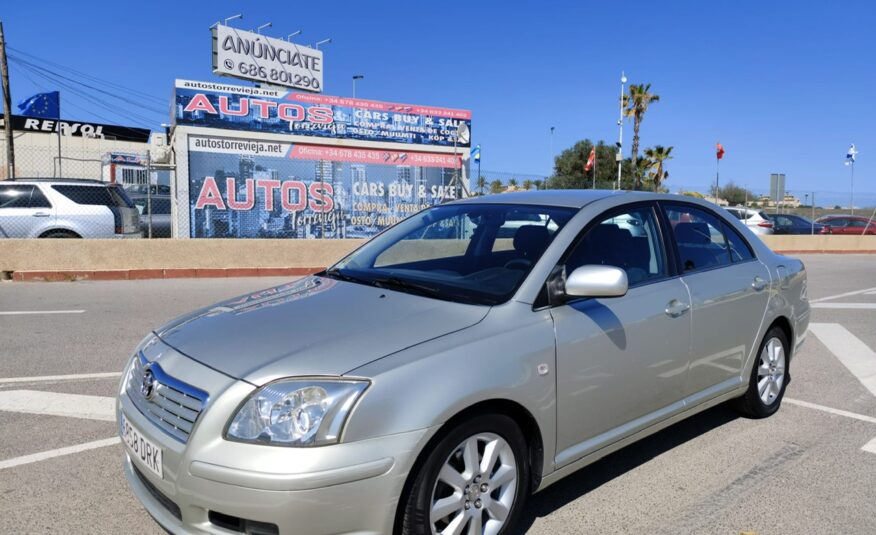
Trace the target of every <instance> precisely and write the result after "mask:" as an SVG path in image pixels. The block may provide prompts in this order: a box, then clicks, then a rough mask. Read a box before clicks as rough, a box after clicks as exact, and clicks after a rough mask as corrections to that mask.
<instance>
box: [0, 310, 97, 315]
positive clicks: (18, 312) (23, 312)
mask: <svg viewBox="0 0 876 535" xmlns="http://www.w3.org/2000/svg"><path fill="white" fill-rule="evenodd" d="M83 312H85V311H84V310H4V311H0V316H29V315H33V314H82V313H83Z"/></svg>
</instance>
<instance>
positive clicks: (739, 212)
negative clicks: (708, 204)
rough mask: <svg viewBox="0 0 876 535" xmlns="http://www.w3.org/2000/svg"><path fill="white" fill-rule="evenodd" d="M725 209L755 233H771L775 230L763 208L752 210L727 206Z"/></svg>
mask: <svg viewBox="0 0 876 535" xmlns="http://www.w3.org/2000/svg"><path fill="white" fill-rule="evenodd" d="M726 210H727V211H728V212H730V213H731V214H733V215H734V216H735V217H736V219H738V220H740V221H742V223H743V224H744V225H745V226H747V227H748V228H750V229H751V231H752V232H754V233H755V234H772V233H773V232H775V229H774V228H773V222H772V221H771V220H770V216H768V215H767V214H766V212H764V211H763V210H754V209H751V208H743V207H741V206H737V207H731V208H727V209H726Z"/></svg>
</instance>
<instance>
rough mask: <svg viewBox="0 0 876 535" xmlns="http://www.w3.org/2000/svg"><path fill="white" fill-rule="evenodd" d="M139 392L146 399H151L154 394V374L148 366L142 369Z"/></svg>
mask: <svg viewBox="0 0 876 535" xmlns="http://www.w3.org/2000/svg"><path fill="white" fill-rule="evenodd" d="M140 393H141V394H143V397H144V398H146V399H152V396H153V395H154V394H155V375H154V374H153V373H152V368H150V367H149V366H147V367H146V369H145V370H143V381H142V382H141V383H140Z"/></svg>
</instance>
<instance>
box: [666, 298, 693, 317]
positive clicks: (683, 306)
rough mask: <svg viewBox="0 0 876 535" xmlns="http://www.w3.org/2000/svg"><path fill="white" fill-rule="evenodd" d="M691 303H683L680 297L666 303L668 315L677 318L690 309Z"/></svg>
mask: <svg viewBox="0 0 876 535" xmlns="http://www.w3.org/2000/svg"><path fill="white" fill-rule="evenodd" d="M689 308H690V305H689V304H687V303H682V302H681V301H679V300H678V299H673V300H672V301H670V302H669V304H668V305H666V315H667V316H669V317H672V318H677V317H679V316H681V315H682V314H684V313H685V312H687V311H688V309H689Z"/></svg>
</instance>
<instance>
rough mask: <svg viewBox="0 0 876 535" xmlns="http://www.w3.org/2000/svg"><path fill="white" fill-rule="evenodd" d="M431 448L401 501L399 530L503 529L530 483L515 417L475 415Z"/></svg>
mask: <svg viewBox="0 0 876 535" xmlns="http://www.w3.org/2000/svg"><path fill="white" fill-rule="evenodd" d="M429 448H430V450H431V451H430V453H429V454H428V457H427V458H426V460H425V462H423V463H422V464H421V465H420V467H419V469H418V470H417V471H416V472H412V473H411V476H410V477H413V478H414V480H413V484H412V485H411V488H410V491H409V492H408V493H407V496H406V499H405V501H404V502H402V503H401V507H404V509H403V513H402V518H401V533H402V534H403V535H431V534H432V533H438V532H440V531H445V530H446V529H448V528H452V527H453V526H456V527H458V529H459V530H460V531H459V532H461V533H477V534H481V533H491V534H492V533H495V534H502V533H507V532H508V531H509V530H510V529H511V528H512V527H513V526H514V524H515V523H516V522H517V519H518V518H519V516H520V512H521V510H522V509H523V505H524V502H525V500H526V497H527V494H528V493H529V486H530V467H529V455H528V451H527V446H526V439H525V438H524V436H523V433H522V432H521V431H520V428H519V427H518V426H517V424H516V423H515V422H514V420H513V419H511V418H509V417H508V416H505V415H502V414H485V415H481V416H475V417H474V418H472V419H470V420H467V421H464V422H462V423H461V424H459V425H457V426H456V427H455V428H453V429H450V430H449V431H448V432H447V433H446V434H445V435H444V436H443V437H442V438H441V439H440V440H439V441H438V442H437V443H436V444H434V445H430V446H429ZM488 459H489V460H488Z"/></svg>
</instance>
